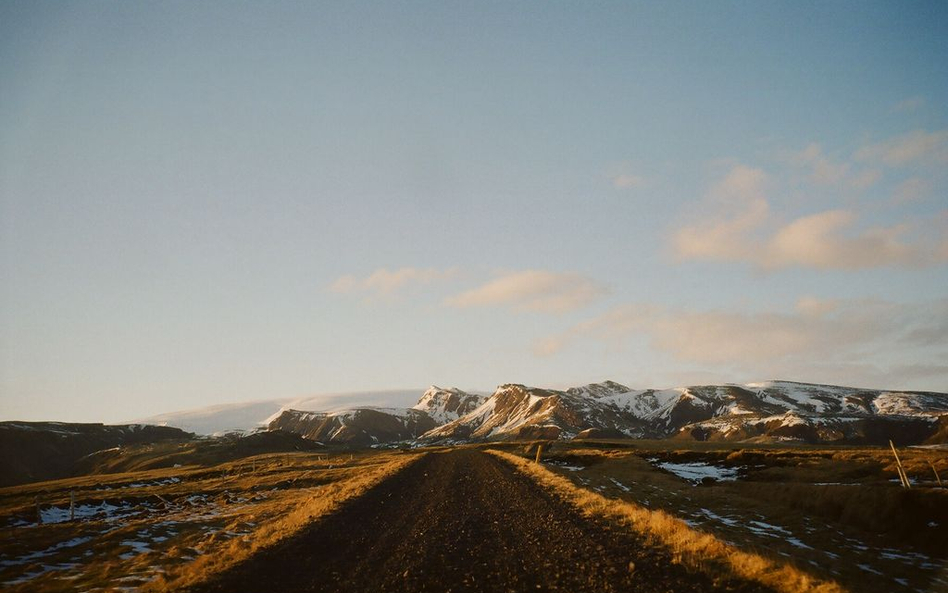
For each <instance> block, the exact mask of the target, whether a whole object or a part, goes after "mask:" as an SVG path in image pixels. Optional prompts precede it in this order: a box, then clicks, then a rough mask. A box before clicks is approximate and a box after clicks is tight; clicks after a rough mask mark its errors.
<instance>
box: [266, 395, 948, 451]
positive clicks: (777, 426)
mask: <svg viewBox="0 0 948 593" xmlns="http://www.w3.org/2000/svg"><path fill="white" fill-rule="evenodd" d="M267 428H268V429H269V430H285V431H289V432H295V433H298V434H301V435H303V436H304V437H306V438H309V439H313V440H318V441H320V442H324V443H346V444H350V445H377V444H384V443H393V442H404V441H413V442H419V443H456V442H467V441H485V440H522V439H584V438H652V439H664V438H677V439H691V440H701V441H705V440H726V441H780V440H788V441H802V442H810V443H817V442H824V443H848V444H869V443H883V444H884V443H885V442H886V441H887V440H888V439H893V440H895V441H896V442H898V443H901V444H917V443H923V442H943V441H945V440H946V436H948V394H944V393H934V392H920V391H887V390H872V389H860V388H852V387H839V386H834V385H819V384H811V383H797V382H792V381H767V382H762V383H744V384H723V385H702V386H691V387H680V388H674V389H658V390H657V389H638V390H636V389H630V388H628V387H626V386H625V385H621V384H619V383H616V382H613V381H605V382H603V383H593V384H589V385H585V386H582V387H574V388H570V389H565V390H554V389H543V388H537V387H529V386H526V385H520V384H505V385H501V386H500V387H498V388H497V389H496V390H495V391H494V393H492V394H491V395H489V396H487V395H484V394H479V393H468V392H465V391H462V390H460V389H456V388H450V389H444V388H440V387H437V386H432V387H431V388H429V389H428V390H427V391H425V392H424V393H423V394H422V396H421V398H420V399H419V400H418V403H417V404H415V405H414V406H413V407H411V408H370V407H360V408H354V409H349V410H343V411H334V412H319V411H310V410H297V409H283V410H281V412H280V413H279V414H276V415H274V416H273V417H271V418H270V419H269V422H268V424H267Z"/></svg>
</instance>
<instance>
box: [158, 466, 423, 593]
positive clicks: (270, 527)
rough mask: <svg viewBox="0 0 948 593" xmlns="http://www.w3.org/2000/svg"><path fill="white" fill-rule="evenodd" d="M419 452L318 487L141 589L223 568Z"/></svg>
mask: <svg viewBox="0 0 948 593" xmlns="http://www.w3.org/2000/svg"><path fill="white" fill-rule="evenodd" d="M419 457H421V455H410V456H406V455H400V456H390V457H389V458H388V459H385V460H384V461H383V462H382V463H380V464H378V465H377V466H375V467H372V468H370V469H367V470H364V471H362V472H358V473H354V474H353V475H351V476H349V477H347V478H345V479H342V480H339V481H336V482H331V483H329V484H325V485H323V486H321V487H320V489H319V492H318V493H317V494H309V495H307V496H305V497H303V498H301V499H300V500H298V502H297V503H296V505H295V506H294V507H292V510H289V512H286V514H285V515H282V516H281V517H280V518H279V519H277V520H275V521H272V522H268V523H266V524H264V525H262V526H261V527H260V528H259V529H257V530H256V531H254V532H253V533H252V534H250V535H249V536H246V537H242V538H239V539H233V540H230V541H229V542H228V543H227V544H226V545H224V546H221V547H220V548H218V549H217V550H215V553H214V554H205V555H203V556H201V557H199V558H197V559H196V560H195V561H194V562H191V563H190V564H187V565H184V566H182V567H181V568H179V569H178V570H176V571H174V572H172V573H169V574H165V575H161V576H159V577H158V578H157V579H156V580H154V581H152V582H151V583H148V584H147V585H145V586H144V587H142V589H141V590H142V591H147V592H154V593H157V592H162V591H173V590H176V589H180V588H182V587H187V586H189V585H193V584H195V583H198V582H201V581H203V580H205V579H207V578H208V577H210V576H211V575H213V574H214V573H217V572H220V571H222V570H226V569H227V568H229V567H231V566H233V565H235V564H237V563H239V562H240V561H242V560H244V559H245V558H247V557H249V556H250V555H251V554H253V553H254V552H256V551H258V550H260V549H261V548H265V547H268V546H271V545H273V544H275V543H276V542H278V541H280V540H281V539H283V538H286V537H289V536H291V535H293V534H294V533H296V532H297V531H299V530H300V529H301V528H303V527H304V526H305V525H307V524H308V523H310V522H312V521H314V520H316V519H317V518H319V517H321V516H322V515H325V514H328V513H331V512H332V511H334V510H335V509H337V508H338V507H339V506H340V505H341V504H343V503H344V502H345V501H347V500H349V499H351V498H354V497H356V496H359V495H360V494H362V493H364V492H365V491H366V490H368V489H369V488H371V487H373V486H374V485H376V484H378V483H379V482H381V481H382V480H384V479H385V478H387V477H389V476H391V475H393V474H395V473H397V472H399V471H401V470H402V469H404V468H405V467H406V466H407V465H409V464H410V463H413V462H414V461H415V460H417V459H418V458H419Z"/></svg>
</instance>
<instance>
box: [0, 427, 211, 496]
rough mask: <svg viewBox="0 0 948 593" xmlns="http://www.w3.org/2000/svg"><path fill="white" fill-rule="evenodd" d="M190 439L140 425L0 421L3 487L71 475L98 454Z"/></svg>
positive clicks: (173, 430) (166, 429) (177, 431)
mask: <svg viewBox="0 0 948 593" xmlns="http://www.w3.org/2000/svg"><path fill="white" fill-rule="evenodd" d="M191 436H192V435H191V434H189V433H186V432H184V431H183V430H181V429H178V428H171V427H166V426H147V425H141V424H125V425H114V426H110V425H105V424H75V423H66V422H0V486H9V485H12V484H22V483H24V482H34V481H38V480H51V479H55V478H62V477H67V476H70V475H72V473H73V471H74V470H75V467H76V463H77V462H79V461H80V460H81V459H82V458H84V457H86V456H88V455H91V454H93V453H95V452H97V451H103V450H107V449H114V448H118V447H127V446H131V445H141V444H147V443H164V442H173V441H183V440H187V439H189V438H191Z"/></svg>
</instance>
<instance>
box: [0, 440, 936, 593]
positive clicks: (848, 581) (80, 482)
mask: <svg viewBox="0 0 948 593" xmlns="http://www.w3.org/2000/svg"><path fill="white" fill-rule="evenodd" d="M485 447H486V448H487V449H493V450H499V451H502V452H503V455H502V457H503V458H504V459H506V460H507V462H508V463H513V464H514V466H515V467H516V468H517V469H518V470H519V471H521V472H523V473H525V474H526V475H527V476H529V477H530V478H531V479H532V480H534V481H536V482H537V483H539V484H540V485H541V486H542V488H543V489H544V490H546V491H549V492H550V493H551V494H552V495H553V496H555V497H558V498H560V499H563V500H565V501H566V502H567V503H569V504H570V505H573V506H575V507H577V508H578V509H579V510H580V511H581V512H582V513H584V514H585V515H586V516H588V517H590V520H591V521H592V520H595V521H598V522H601V521H607V522H612V523H614V524H616V525H617V528H618V529H625V530H631V531H635V532H638V533H640V534H643V535H644V536H645V537H646V539H647V540H648V541H649V542H650V543H651V544H652V545H654V546H656V548H657V549H659V548H660V549H664V550H667V553H668V554H670V556H669V557H671V558H672V559H673V561H674V562H676V563H679V564H680V565H681V566H683V567H685V568H686V569H687V570H691V571H699V572H701V573H706V574H711V575H724V577H722V578H725V577H726V578H735V579H744V580H747V581H748V582H756V583H759V584H760V586H762V587H764V588H766V589H768V590H774V591H786V592H790V591H805V590H811V591H823V592H831V591H853V592H862V591H867V592H870V593H872V592H896V593H897V592H899V591H907V592H909V591H920V592H929V591H948V570H946V566H948V564H946V561H948V489H946V488H940V487H938V486H937V485H936V484H935V482H934V480H935V477H934V473H933V471H932V466H934V467H935V468H936V469H937V471H938V472H939V473H940V474H941V476H942V478H943V479H944V478H946V477H948V454H946V452H945V451H944V450H937V449H922V448H908V449H901V450H900V454H901V455H902V459H903V463H904V464H905V466H906V469H907V473H908V475H909V477H910V479H911V480H912V483H913V485H914V487H913V488H911V489H909V490H906V489H904V488H902V487H901V486H900V485H899V484H898V480H897V478H896V471H895V464H894V460H893V458H892V454H891V452H890V451H889V450H888V449H886V448H881V447H818V446H817V447H799V446H778V445H747V444H729V443H685V442H677V441H621V442H592V441H590V442H582V443H581V442H557V443H552V444H548V446H547V448H546V450H545V451H544V454H543V463H542V464H541V465H539V466H538V465H536V464H534V463H533V462H532V459H533V455H534V453H535V444H529V443H513V444H491V445H484V446H477V447H476V448H485ZM432 450H434V449H419V450H415V451H411V452H406V451H399V450H388V451H355V452H350V451H345V452H343V451H340V450H332V451H321V452H294V453H266V454H257V455H251V456H247V457H243V458H240V459H230V460H225V461H223V462H219V460H218V459H216V458H213V457H211V458H208V459H203V458H195V457H193V456H191V457H188V456H183V457H179V456H176V457H174V458H173V459H170V458H168V457H167V455H168V452H167V451H165V450H164V449H160V448H159V449H156V450H155V451H154V452H153V455H151V456H149V455H147V454H144V453H143V452H142V451H137V452H134V454H133V455H132V456H130V457H128V458H126V459H124V460H122V461H121V462H119V460H113V461H112V462H110V464H109V466H108V467H107V468H105V471H113V472H114V471H117V470H129V469H132V470H134V471H122V472H121V473H104V474H103V473H100V474H98V475H88V476H83V477H75V478H68V479H61V480H54V481H47V482H39V483H33V484H27V485H21V486H13V487H7V488H2V489H0V533H2V538H0V542H2V543H0V584H2V585H3V588H4V589H5V590H10V591H24V592H25V591H120V590H139V589H144V590H150V591H166V590H176V589H180V588H187V587H190V586H191V585H193V584H195V583H199V582H201V581H203V580H205V579H207V578H208V577H209V576H211V575H215V574H220V573H221V572H222V571H226V570H228V569H230V568H231V567H233V566H235V565H237V564H239V563H241V562H242V561H244V560H247V559H248V558H250V557H254V556H255V555H256V552H257V551H259V550H261V549H263V548H267V547H268V546H271V545H273V544H275V543H277V542H280V541H285V540H286V539H287V538H290V537H293V536H294V534H297V533H299V532H300V530H301V529H302V528H303V527H305V526H307V525H309V524H312V523H313V522H314V521H315V520H317V519H318V518H320V517H324V516H332V515H334V514H335V512H336V511H337V509H339V508H340V505H341V504H342V503H343V502H345V501H347V500H352V499H356V498H360V497H361V495H362V494H364V493H366V492H367V491H368V490H369V489H373V487H374V486H375V485H376V484H379V483H380V482H382V481H386V478H388V477H390V476H392V475H393V474H396V473H399V475H402V473H403V472H401V470H402V469H403V468H405V467H406V466H407V465H409V464H411V463H412V462H413V461H414V460H416V459H418V458H419V457H420V456H421V455H423V454H424V453H425V452H427V451H432ZM175 455H179V454H178V453H175ZM156 456H157V457H156ZM158 458H160V460H159V461H158V462H156V459H158ZM188 460H190V461H192V463H177V462H178V461H185V462H187V461H188ZM172 461H173V462H174V463H171V462H172ZM156 463H157V465H161V466H165V467H156ZM696 463H697V464H699V465H698V466H690V467H692V468H694V467H698V468H699V471H707V472H711V473H714V472H715V471H719V470H720V469H721V468H723V470H724V471H725V472H730V478H732V479H725V480H709V479H706V480H704V481H701V480H700V479H699V478H700V475H701V474H700V473H699V474H698V478H696V479H694V480H688V479H684V478H682V477H679V476H678V475H676V474H675V473H673V472H672V471H669V470H670V469H676V468H678V469H680V468H679V466H681V465H685V467H689V466H687V465H686V464H696ZM169 464H171V466H170V467H168V465H169ZM662 464H666V465H664V468H663V467H662ZM667 464H677V465H667ZM700 464H703V465H700ZM710 466H713V467H712V469H707V468H708V467H710ZM715 467H716V468H719V470H715V469H713V468H715ZM701 468H705V469H701ZM416 473H417V472H416ZM424 475H425V477H427V475H428V474H424ZM387 482H390V481H387ZM487 487H488V488H490V487H491V486H490V485H487ZM71 495H73V496H74V498H75V513H76V517H75V519H74V520H69V507H70V496H71ZM37 500H38V501H39V510H40V515H41V517H40V518H41V519H42V521H40V522H37V516H36V512H37ZM462 502H463V501H462ZM459 504H460V503H459ZM459 510H461V509H459ZM462 543H463V542H462ZM576 569H577V570H579V569H580V568H576Z"/></svg>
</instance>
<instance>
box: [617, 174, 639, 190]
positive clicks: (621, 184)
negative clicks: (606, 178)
mask: <svg viewBox="0 0 948 593" xmlns="http://www.w3.org/2000/svg"><path fill="white" fill-rule="evenodd" d="M644 184H645V179H643V178H642V177H640V176H639V175H629V174H621V175H616V176H615V177H613V178H612V186H613V187H615V188H616V189H634V188H637V187H642V186H643V185H644Z"/></svg>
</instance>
